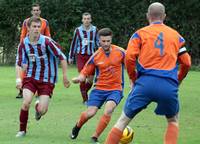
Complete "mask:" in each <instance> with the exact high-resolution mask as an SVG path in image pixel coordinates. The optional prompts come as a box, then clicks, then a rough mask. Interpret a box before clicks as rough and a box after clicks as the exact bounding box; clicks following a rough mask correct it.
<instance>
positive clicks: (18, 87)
mask: <svg viewBox="0 0 200 144" xmlns="http://www.w3.org/2000/svg"><path fill="white" fill-rule="evenodd" d="M16 88H17V89H19V90H20V89H21V88H22V80H21V79H20V78H17V79H16Z"/></svg>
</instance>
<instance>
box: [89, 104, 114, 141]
mask: <svg viewBox="0 0 200 144" xmlns="http://www.w3.org/2000/svg"><path fill="white" fill-rule="evenodd" d="M116 106H117V104H116V103H115V102H114V101H112V100H110V101H107V102H106V104H105V109H104V114H103V116H101V118H100V120H99V123H98V125H97V128H96V131H95V133H94V134H93V136H92V137H91V140H92V142H98V137H99V136H100V135H101V133H102V132H103V131H104V129H105V128H106V127H107V125H108V124H109V122H110V119H111V115H112V113H113V111H114V109H115V108H116Z"/></svg>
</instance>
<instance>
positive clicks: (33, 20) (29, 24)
mask: <svg viewBox="0 0 200 144" xmlns="http://www.w3.org/2000/svg"><path fill="white" fill-rule="evenodd" d="M32 22H36V23H42V22H41V19H40V18H39V17H35V16H32V17H30V18H29V20H28V22H27V26H28V27H30V26H31V23H32Z"/></svg>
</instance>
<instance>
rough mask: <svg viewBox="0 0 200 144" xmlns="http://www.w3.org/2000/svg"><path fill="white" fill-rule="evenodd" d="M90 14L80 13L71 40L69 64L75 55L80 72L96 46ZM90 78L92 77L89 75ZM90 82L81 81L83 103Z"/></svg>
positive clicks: (95, 34) (86, 97) (95, 32)
mask: <svg viewBox="0 0 200 144" xmlns="http://www.w3.org/2000/svg"><path fill="white" fill-rule="evenodd" d="M91 21H92V18H91V14H90V13H88V12H85V13H83V14H82V23H83V24H82V25H81V26H79V27H78V28H76V29H75V31H74V36H73V40H72V43H71V47H70V52H69V58H68V61H69V64H72V63H73V61H74V57H76V65H77V69H78V72H80V71H81V70H82V69H83V67H84V65H85V63H86V62H87V61H88V59H89V58H90V56H91V55H92V54H93V53H94V52H95V50H96V48H97V47H98V45H99V44H98V37H97V28H96V26H93V25H92V24H91ZM91 78H92V77H91ZM91 86H92V83H91V81H90V82H81V83H80V91H81V96H82V99H83V103H84V104H85V102H86V101H87V100H88V91H89V89H90V88H91Z"/></svg>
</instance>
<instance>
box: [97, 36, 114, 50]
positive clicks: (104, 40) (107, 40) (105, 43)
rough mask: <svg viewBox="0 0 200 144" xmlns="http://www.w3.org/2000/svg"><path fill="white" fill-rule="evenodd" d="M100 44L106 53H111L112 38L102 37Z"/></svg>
mask: <svg viewBox="0 0 200 144" xmlns="http://www.w3.org/2000/svg"><path fill="white" fill-rule="evenodd" d="M99 43H100V46H101V47H102V48H103V49H104V50H105V51H106V52H108V51H110V46H111V43H112V36H100V38H99Z"/></svg>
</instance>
